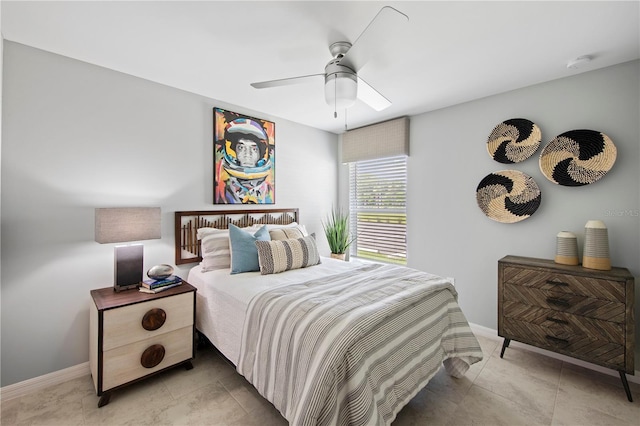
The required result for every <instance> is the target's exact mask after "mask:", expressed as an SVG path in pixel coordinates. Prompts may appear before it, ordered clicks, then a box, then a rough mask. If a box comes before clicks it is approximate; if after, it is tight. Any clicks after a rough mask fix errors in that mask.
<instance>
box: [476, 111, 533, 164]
mask: <svg viewBox="0 0 640 426" xmlns="http://www.w3.org/2000/svg"><path fill="white" fill-rule="evenodd" d="M541 140H542V136H541V133H540V128H538V126H537V125H536V124H534V123H533V122H532V121H529V120H527V119H524V118H512V119H510V120H506V121H503V122H502V123H500V124H498V125H497V126H496V127H494V129H493V130H492V131H491V134H490V135H489V139H488V140H487V151H489V155H490V156H491V157H492V158H493V159H494V160H496V161H497V162H499V163H504V164H511V163H519V162H521V161H523V160H526V159H527V158H529V157H531V156H532V155H533V153H534V152H536V151H537V150H538V147H539V146H540V141H541Z"/></svg>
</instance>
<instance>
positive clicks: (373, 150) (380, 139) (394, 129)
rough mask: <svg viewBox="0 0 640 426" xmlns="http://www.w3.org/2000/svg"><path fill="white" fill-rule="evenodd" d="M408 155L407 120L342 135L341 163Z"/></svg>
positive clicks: (397, 119) (362, 128)
mask: <svg viewBox="0 0 640 426" xmlns="http://www.w3.org/2000/svg"><path fill="white" fill-rule="evenodd" d="M398 155H409V118H408V117H401V118H396V119H395V120H390V121H385V122H382V123H378V124H373V125H371V126H366V127H361V128H359V129H354V130H349V131H348V132H346V133H344V134H343V135H342V162H343V163H351V162H353V161H363V160H372V159H375V158H386V157H393V156H398Z"/></svg>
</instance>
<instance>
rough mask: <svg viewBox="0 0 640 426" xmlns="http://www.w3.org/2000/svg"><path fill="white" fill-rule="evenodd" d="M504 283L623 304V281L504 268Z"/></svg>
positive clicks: (537, 270)
mask: <svg viewBox="0 0 640 426" xmlns="http://www.w3.org/2000/svg"><path fill="white" fill-rule="evenodd" d="M503 279H504V282H505V283H510V284H514V285H519V286H523V287H527V288H537V289H540V290H551V291H556V292H560V293H567V294H575V295H579V296H587V297H593V298H596V299H602V300H611V301H614V302H621V303H624V301H625V285H624V281H622V282H621V281H611V280H607V279H599V278H591V277H585V276H580V275H571V274H564V273H559V272H554V271H541V270H539V269H529V268H518V267H511V266H506V267H505V268H504V278H503Z"/></svg>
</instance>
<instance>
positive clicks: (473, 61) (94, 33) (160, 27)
mask: <svg viewBox="0 0 640 426" xmlns="http://www.w3.org/2000/svg"><path fill="white" fill-rule="evenodd" d="M385 5H390V6H393V7H394V8H396V9H398V10H399V11H401V12H402V13H404V14H406V15H408V17H409V21H408V23H407V24H406V25H404V26H403V28H390V29H389V37H390V41H389V43H387V45H385V46H382V47H381V48H380V49H379V50H378V51H375V52H371V56H370V60H369V61H368V62H367V63H366V65H365V66H364V67H362V68H361V69H360V70H359V72H358V75H359V76H361V77H362V78H363V79H364V80H366V81H367V82H368V83H369V84H370V85H371V86H373V87H374V88H375V89H377V90H378V91H379V92H381V93H382V94H383V95H384V96H385V97H387V98H388V99H389V100H391V102H392V105H391V106H390V107H389V108H387V109H385V110H383V111H380V112H377V111H375V110H373V109H371V108H370V107H369V106H367V105H366V104H364V103H362V102H360V101H358V102H356V104H355V105H354V106H353V107H351V108H349V109H348V111H347V116H346V118H345V112H344V111H338V117H337V118H334V115H333V114H334V111H333V107H331V106H329V105H327V104H326V103H325V101H324V85H323V81H322V79H319V81H318V82H317V84H301V85H294V86H283V87H277V88H270V89H261V90H259V89H254V88H253V87H251V86H250V85H249V84H250V83H252V82H257V81H263V80H271V79H279V78H286V77H293V76H299V75H308V74H316V73H322V72H323V70H324V66H325V65H326V63H327V62H328V61H329V60H330V59H331V54H330V53H329V49H328V46H329V45H330V44H331V43H332V42H335V41H350V42H353V41H354V40H356V39H357V38H358V36H359V35H360V34H361V33H362V31H363V30H364V29H365V28H366V27H367V25H368V24H369V22H370V21H371V20H372V19H373V18H374V16H375V15H376V13H377V12H378V11H379V10H380V9H381V8H382V7H383V6H385ZM639 6H640V2H638V1H637V0H636V1H623V2H613V1H601V2H594V1H568V2H560V1H553V2H552V1H533V2H522V1H509V2H505V1H497V2H485V1H470V2H460V1H446V2H435V1H408V2H396V1H387V2H361V1H331V2H322V1H321V2H309V1H280V2H273V1H258V2H245V1H233V2H221V1H195V2H186V1H175V2H172V1H141V2H132V1H108V2H97V1H71V2H57V1H45V2H33V1H17V2H13V1H2V3H1V7H2V10H1V13H2V34H3V36H4V38H5V39H6V40H10V41H14V42H18V43H22V44H25V45H28V46H33V47H36V48H39V49H43V50H47V51H50V52H53V53H57V54H60V55H64V56H68V57H70V58H75V59H79V60H81V61H85V62H88V63H92V64H96V65H100V66H103V67H106V68H110V69H113V70H117V71H121V72H123V73H127V74H131V75H134V76H137V77H141V78H144V79H147V80H151V81H155V82H158V83H162V84H165V85H168V86H172V87H176V88H179V89H182V90H186V91H189V92H193V93H197V94H200V95H203V96H206V97H209V98H213V99H216V100H219V101H221V102H224V103H229V104H233V105H238V106H239V108H238V109H239V110H240V109H241V108H242V109H244V108H246V109H247V110H240V111H238V112H244V113H249V110H252V111H256V112H258V113H265V114H269V115H270V116H275V117H281V118H284V119H287V120H291V121H294V122H298V123H302V124H305V125H308V126H312V127H315V128H318V129H323V130H326V131H329V132H334V133H341V132H343V131H344V129H345V123H346V124H347V125H348V128H356V127H360V126H363V125H367V124H372V123H376V122H380V121H384V120H388V119H391V118H395V117H399V116H403V115H414V114H419V113H423V112H427V111H432V110H435V109H439V108H443V107H447V106H450V105H455V104H459V103H462V102H467V101H471V100H473V99H478V98H482V97H485V96H490V95H493V94H496V93H501V92H505V91H509V90H513V89H518V88H521V87H525V86H530V85H533V84H537V83H541V82H545V81H549V80H553V79H557V78H562V77H567V76H571V75H575V74H577V73H581V72H585V71H590V70H594V69H597V68H602V67H607V66H610V65H614V64H618V63H622V62H627V61H630V60H635V59H638V58H639V57H640V29H639V28H640V25H639V21H640V7H639ZM582 55H590V56H592V58H593V60H592V61H591V62H589V63H588V64H586V65H584V66H583V67H580V68H578V69H568V68H567V66H566V65H567V62H568V61H570V60H572V59H574V58H576V57H578V56H582ZM240 107H241V108H240Z"/></svg>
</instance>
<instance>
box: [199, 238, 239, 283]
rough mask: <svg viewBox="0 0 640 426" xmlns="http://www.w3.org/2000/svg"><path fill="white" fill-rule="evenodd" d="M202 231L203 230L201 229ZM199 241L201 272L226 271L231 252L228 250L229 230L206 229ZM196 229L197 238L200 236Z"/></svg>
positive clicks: (229, 263) (229, 262) (229, 264)
mask: <svg viewBox="0 0 640 426" xmlns="http://www.w3.org/2000/svg"><path fill="white" fill-rule="evenodd" d="M203 229H204V228H203ZM206 229H207V231H206V232H203V233H202V235H204V237H203V238H202V239H201V241H200V249H201V253H202V262H200V266H202V272H208V271H215V270H216V269H228V268H229V267H230V266H231V250H230V249H229V230H228V229H215V228H206ZM200 235H201V233H200V229H198V236H200Z"/></svg>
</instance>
